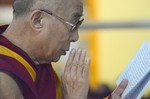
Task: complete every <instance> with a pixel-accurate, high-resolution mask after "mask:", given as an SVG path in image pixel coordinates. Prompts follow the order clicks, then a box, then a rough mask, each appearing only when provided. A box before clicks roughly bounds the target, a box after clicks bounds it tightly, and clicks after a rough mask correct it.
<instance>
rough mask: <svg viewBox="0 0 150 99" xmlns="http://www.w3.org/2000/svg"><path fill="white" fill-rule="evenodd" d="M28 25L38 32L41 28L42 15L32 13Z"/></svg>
mask: <svg viewBox="0 0 150 99" xmlns="http://www.w3.org/2000/svg"><path fill="white" fill-rule="evenodd" d="M30 25H31V27H32V28H33V29H34V30H36V31H40V30H41V28H42V27H43V13H42V12H41V11H39V10H36V11H33V12H32V13H31V15H30Z"/></svg>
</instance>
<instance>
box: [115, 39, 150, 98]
mask: <svg viewBox="0 0 150 99" xmlns="http://www.w3.org/2000/svg"><path fill="white" fill-rule="evenodd" d="M123 79H128V85H127V87H126V89H125V91H124V92H123V94H122V99H141V97H142V95H143V93H144V91H145V89H146V88H147V86H148V85H149V83H148V82H149V80H150V44H149V42H148V41H147V40H146V41H145V42H144V44H143V45H142V46H141V48H140V49H139V50H138V51H137V53H136V54H135V56H134V57H133V58H132V60H131V62H130V63H129V64H128V66H127V67H126V69H125V70H124V72H123V73H122V74H121V76H120V77H119V79H118V80H117V85H118V84H120V82H121V81H122V80H123Z"/></svg>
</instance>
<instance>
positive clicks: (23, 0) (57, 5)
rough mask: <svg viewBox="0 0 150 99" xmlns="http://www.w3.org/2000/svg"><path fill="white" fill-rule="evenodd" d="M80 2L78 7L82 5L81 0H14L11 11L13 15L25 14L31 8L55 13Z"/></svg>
mask: <svg viewBox="0 0 150 99" xmlns="http://www.w3.org/2000/svg"><path fill="white" fill-rule="evenodd" d="M76 2H78V3H79V2H80V5H79V6H78V8H81V7H82V3H83V0H14V2H13V12H14V16H15V17H18V16H22V15H26V14H27V13H29V12H30V11H32V10H36V9H47V10H50V11H52V12H55V13H57V12H58V13H59V12H61V10H63V13H64V11H66V10H68V8H72V7H73V6H74V5H76V4H75V3H76ZM70 10H71V9H70Z"/></svg>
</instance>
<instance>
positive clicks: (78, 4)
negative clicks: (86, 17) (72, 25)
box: [57, 0, 83, 18]
mask: <svg viewBox="0 0 150 99" xmlns="http://www.w3.org/2000/svg"><path fill="white" fill-rule="evenodd" d="M58 6H59V7H58V9H57V12H59V13H58V14H61V16H62V15H64V17H69V18H71V17H78V16H81V15H82V14H83V2H82V0H61V2H60V4H59V5H58Z"/></svg>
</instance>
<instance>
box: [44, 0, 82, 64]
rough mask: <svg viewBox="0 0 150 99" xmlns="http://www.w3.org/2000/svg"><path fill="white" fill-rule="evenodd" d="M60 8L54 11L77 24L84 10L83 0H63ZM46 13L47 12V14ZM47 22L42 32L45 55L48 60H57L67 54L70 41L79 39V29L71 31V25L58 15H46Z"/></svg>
mask: <svg viewBox="0 0 150 99" xmlns="http://www.w3.org/2000/svg"><path fill="white" fill-rule="evenodd" d="M58 6H59V7H58V8H57V9H56V11H55V12H53V11H52V12H53V13H54V14H55V15H56V16H58V17H60V18H62V19H64V20H66V21H68V22H70V23H72V24H75V23H77V22H78V21H79V19H80V17H81V16H82V12H83V4H82V2H81V0H61V2H60V4H58ZM45 15H46V14H45ZM46 16H47V24H46V26H45V28H44V30H43V32H44V33H43V34H41V37H42V40H41V41H42V42H43V47H42V48H43V49H44V52H43V54H44V57H45V59H46V60H49V61H53V62H57V61H58V60H59V59H60V56H61V55H66V51H68V50H69V47H70V43H71V42H75V41H77V40H78V30H75V31H73V32H71V31H70V30H71V28H72V27H71V26H70V25H68V24H66V23H65V21H62V20H60V19H59V18H57V17H56V16H53V15H48V14H47V15H46Z"/></svg>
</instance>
